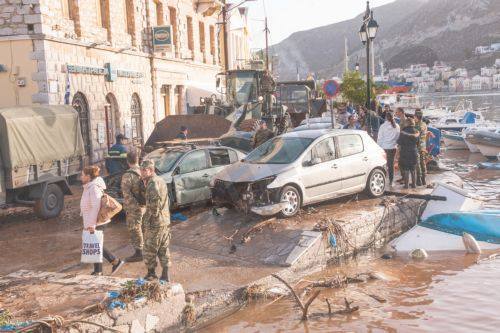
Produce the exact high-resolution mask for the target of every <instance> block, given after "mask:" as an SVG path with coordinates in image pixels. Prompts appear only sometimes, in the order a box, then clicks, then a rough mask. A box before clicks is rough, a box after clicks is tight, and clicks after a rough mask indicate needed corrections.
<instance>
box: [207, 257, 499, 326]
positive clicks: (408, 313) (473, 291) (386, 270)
mask: <svg viewBox="0 0 500 333" xmlns="http://www.w3.org/2000/svg"><path fill="white" fill-rule="evenodd" d="M475 259H476V258H475V256H470V255H469V256H467V255H463V254H452V253H448V254H446V253H442V254H440V255H436V256H435V255H433V256H432V257H431V258H430V259H428V260H426V261H423V262H414V261H409V260H407V259H406V258H396V259H393V260H388V261H384V260H373V259H371V258H370V257H364V258H361V259H359V260H357V261H355V262H350V263H349V264H348V265H346V266H344V267H339V268H332V269H329V270H327V271H324V272H322V273H321V275H320V276H311V277H309V278H308V279H311V280H316V279H319V278H321V277H331V276H335V275H353V274H355V273H357V272H366V271H377V272H381V273H382V274H383V275H384V276H385V277H386V278H387V281H382V280H376V281H371V282H367V283H362V284H356V285H349V286H348V287H347V288H345V289H343V290H335V291H332V290H324V291H323V292H322V293H321V294H320V296H319V297H318V298H317V299H316V300H315V302H314V303H313V304H312V305H311V308H310V310H309V311H310V318H309V320H308V321H307V322H301V320H300V318H301V311H300V310H299V309H298V308H297V307H296V306H295V303H294V301H293V300H292V299H291V298H290V297H287V298H285V299H283V300H281V301H278V302H275V303H272V304H270V303H271V302H270V301H267V302H265V301H264V302H260V303H256V304H252V305H250V306H249V307H248V308H246V309H245V310H243V311H240V312H239V313H237V314H235V315H233V316H231V317H228V318H226V319H224V320H222V321H221V322H219V323H217V324H215V325H213V326H211V327H208V328H205V329H203V330H202V331H205V332H334V331H335V332H468V333H469V332H498V327H500V326H499V325H500V316H499V314H500V313H499V311H500V310H499V308H500V281H499V280H498V275H499V274H500V260H497V261H488V262H484V263H481V264H475ZM301 285H302V286H303V285H305V284H304V283H301V284H299V285H298V286H297V289H300V288H301ZM369 295H376V297H377V298H378V299H379V300H380V301H385V303H381V302H379V301H377V300H375V299H374V298H372V297H371V296H369ZM344 297H346V298H347V299H348V300H349V301H353V304H352V306H359V308H360V310H359V311H358V312H356V313H354V314H352V315H336V316H328V307H327V305H326V303H325V301H324V299H325V298H329V299H330V300H331V301H332V307H333V311H336V310H340V309H343V308H344V305H343V299H344ZM269 304H270V305H269Z"/></svg>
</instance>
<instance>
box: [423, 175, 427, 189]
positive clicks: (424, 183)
mask: <svg viewBox="0 0 500 333" xmlns="http://www.w3.org/2000/svg"><path fill="white" fill-rule="evenodd" d="M422 185H424V186H427V182H426V180H425V173H423V174H422Z"/></svg>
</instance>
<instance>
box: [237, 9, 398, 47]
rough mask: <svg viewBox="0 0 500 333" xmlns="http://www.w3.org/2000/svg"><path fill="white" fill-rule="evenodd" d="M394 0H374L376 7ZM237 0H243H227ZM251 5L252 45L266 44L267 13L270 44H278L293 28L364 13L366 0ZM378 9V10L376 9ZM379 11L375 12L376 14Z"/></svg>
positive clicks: (293, 30)
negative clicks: (265, 18)
mask: <svg viewBox="0 0 500 333" xmlns="http://www.w3.org/2000/svg"><path fill="white" fill-rule="evenodd" d="M394 1H395V0H371V1H370V6H371V7H377V6H381V5H384V4H387V3H390V2H394ZM228 2H231V3H234V4H238V3H240V2H241V0H231V1H228ZM244 6H247V7H249V8H250V11H249V18H250V22H249V25H250V31H251V34H252V41H251V47H252V48H263V47H264V45H265V44H264V41H265V39H264V38H265V37H264V36H265V35H264V32H263V31H264V17H265V16H266V13H267V16H268V25H269V30H270V32H271V33H270V44H271V45H272V44H277V43H279V42H280V41H282V40H283V39H285V38H287V37H288V36H290V35H291V34H292V33H293V32H296V31H302V30H308V29H311V28H316V27H320V26H324V25H328V24H332V23H337V22H341V21H345V20H348V19H351V18H353V17H355V16H356V15H358V14H360V13H362V12H363V11H364V10H365V8H366V1H365V0H256V1H252V2H250V1H249V2H247V3H245V4H244ZM375 13H376V12H375ZM375 15H376V14H375Z"/></svg>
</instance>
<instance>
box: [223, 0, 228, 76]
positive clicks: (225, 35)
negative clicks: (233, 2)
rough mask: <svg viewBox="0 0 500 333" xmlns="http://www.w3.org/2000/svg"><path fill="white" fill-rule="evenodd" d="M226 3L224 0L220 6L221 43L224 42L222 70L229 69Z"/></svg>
mask: <svg viewBox="0 0 500 333" xmlns="http://www.w3.org/2000/svg"><path fill="white" fill-rule="evenodd" d="M227 6H228V5H227V4H226V3H225V1H224V6H223V7H222V27H223V29H224V35H223V40H224V41H223V43H224V71H226V72H227V71H228V70H229V46H228V45H227V43H228V42H227V40H228V38H227V31H228V28H227Z"/></svg>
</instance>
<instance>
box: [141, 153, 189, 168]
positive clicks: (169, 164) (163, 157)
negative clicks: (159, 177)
mask: <svg viewBox="0 0 500 333" xmlns="http://www.w3.org/2000/svg"><path fill="white" fill-rule="evenodd" d="M182 156H184V153H183V152H181V151H169V152H167V153H165V151H164V150H163V149H162V150H161V151H155V152H152V153H151V154H149V155H148V158H150V159H152V160H153V161H154V162H155V167H156V169H157V170H158V172H159V173H160V174H164V173H167V172H170V171H172V168H173V167H174V165H175V163H177V161H178V160H179V159H180V158H181V157H182Z"/></svg>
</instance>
